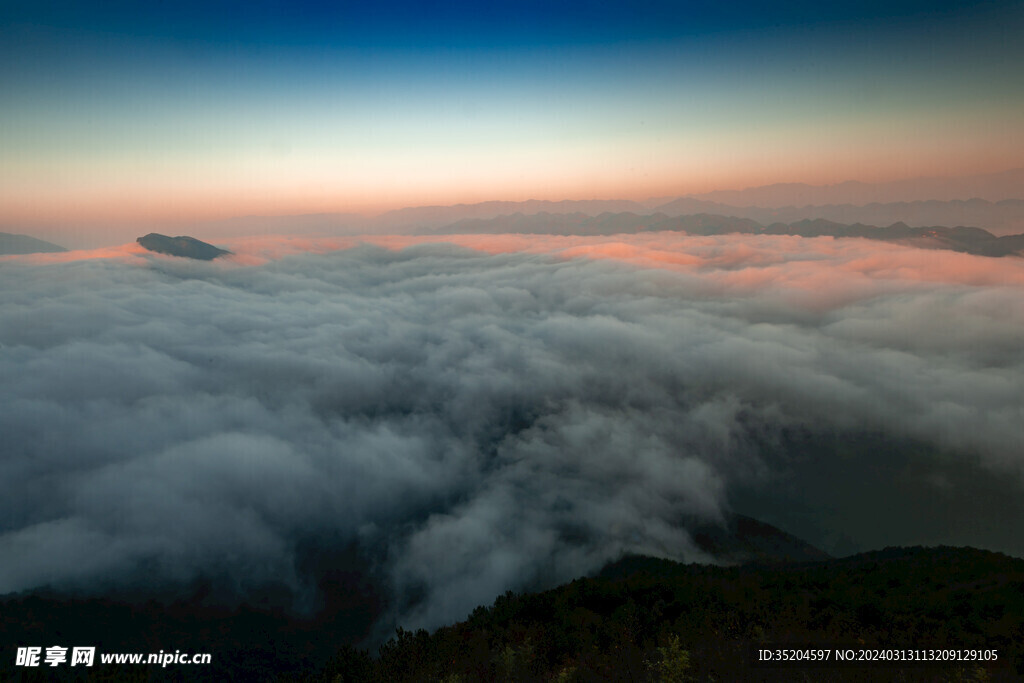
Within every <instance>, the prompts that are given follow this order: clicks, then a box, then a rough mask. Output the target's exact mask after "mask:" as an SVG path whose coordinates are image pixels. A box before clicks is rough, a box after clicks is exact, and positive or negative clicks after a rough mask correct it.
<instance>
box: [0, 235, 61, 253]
mask: <svg viewBox="0 0 1024 683" xmlns="http://www.w3.org/2000/svg"><path fill="white" fill-rule="evenodd" d="M62 251H67V249H65V248H64V247H62V246H59V245H57V244H54V243H52V242H45V241H43V240H40V239H36V238H35V237H29V236H28V235H15V234H12V233H9V232H0V256H13V255H21V254H54V253H58V252H62Z"/></svg>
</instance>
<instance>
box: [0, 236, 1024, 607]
mask: <svg viewBox="0 0 1024 683" xmlns="http://www.w3.org/2000/svg"><path fill="white" fill-rule="evenodd" d="M375 241H376V242H377V243H376V244H367V243H358V242H357V241H356V240H354V239H353V240H347V241H333V242H330V243H327V242H310V241H302V240H295V239H292V240H284V241H277V240H269V239H265V240H263V241H262V242H238V243H236V244H232V245H228V246H229V248H231V249H232V250H233V251H235V252H236V256H235V257H232V259H231V260H229V261H226V262H224V263H220V262H214V263H199V262H189V261H183V260H180V259H173V258H168V257H160V256H156V255H147V254H143V253H140V252H138V251H134V250H132V249H131V248H126V249H124V250H122V251H118V250H110V251H108V252H104V253H102V254H91V256H104V257H112V258H89V259H81V258H80V257H79V260H75V257H74V255H72V256H68V255H66V254H65V255H60V257H61V258H59V259H56V258H53V257H49V258H36V259H31V258H27V257H24V258H20V259H8V260H6V261H5V262H3V263H0V289H2V291H3V292H4V297H3V299H2V302H0V343H2V345H3V346H2V349H0V396H2V397H3V400H4V409H3V410H2V411H0V557H2V558H4V559H3V560H2V561H0V592H9V591H18V590H25V589H31V588H35V587H39V586H42V585H54V586H58V587H77V588H82V587H85V588H89V589H91V590H97V589H102V588H103V587H108V586H117V585H118V583H119V582H123V581H126V580H128V579H129V578H130V577H138V576H140V575H143V574H144V575H146V576H148V577H150V579H151V580H153V581H156V582H161V581H163V582H170V583H173V582H186V581H189V580H190V579H192V578H194V577H196V576H200V575H212V574H217V575H227V576H231V577H233V579H234V580H235V581H236V582H237V585H238V588H239V590H242V591H245V590H248V589H249V588H253V587H257V586H259V585H262V584H266V583H269V582H283V583H285V584H288V585H290V586H292V587H294V588H296V589H299V588H301V587H302V586H303V584H304V581H306V577H304V576H303V575H302V569H301V568H300V567H301V564H300V563H298V562H297V553H298V548H299V547H300V546H301V545H302V544H303V543H307V542H327V541H326V539H335V540H340V542H344V543H354V544H356V545H357V546H358V547H359V548H362V549H363V550H364V551H365V553H366V554H367V555H368V556H371V557H373V558H374V561H375V562H377V563H378V565H379V571H380V573H381V575H382V576H384V577H385V578H386V581H387V584H388V586H389V589H390V591H391V592H392V594H393V604H394V611H395V613H394V614H393V615H392V617H393V618H395V619H399V620H401V622H402V623H403V624H405V625H407V626H420V625H422V626H436V625H438V624H440V623H444V622H445V621H450V620H453V619H457V618H461V617H462V616H464V615H465V614H466V613H467V612H468V611H469V610H471V609H472V608H473V607H474V606H476V605H477V604H480V603H486V602H489V601H491V600H493V598H494V596H495V595H497V594H499V593H501V592H503V591H505V590H508V589H521V588H524V587H528V586H533V585H539V584H543V583H550V582H553V581H559V580H567V579H569V578H572V577H574V576H577V575H579V574H581V573H584V572H587V571H592V570H594V569H596V568H598V567H600V566H601V565H602V564H603V563H604V562H606V561H608V560H610V559H613V558H615V557H617V556H618V555H619V554H621V553H623V552H644V553H650V554H656V555H662V556H668V557H675V558H682V559H685V560H692V561H707V560H713V558H709V557H707V556H706V555H704V554H703V553H702V552H701V551H700V550H699V549H698V548H697V547H696V546H695V545H694V544H693V543H692V541H691V539H690V537H689V535H688V533H687V531H686V526H687V524H689V523H691V522H693V521H695V520H704V521H708V520H710V521H714V520H719V519H721V518H722V516H723V515H724V514H726V513H727V512H728V510H729V509H731V508H732V507H734V504H735V501H736V495H738V494H735V493H734V492H738V491H761V492H762V500H763V499H765V495H766V494H764V491H765V490H767V489H768V488H769V487H771V486H775V485H777V483H778V477H777V475H778V474H779V473H780V472H784V471H790V470H792V469H793V467H794V466H795V465H794V458H796V456H795V455H794V454H793V453H794V451H793V450H792V446H793V444H795V443H804V444H806V443H808V442H813V443H814V444H815V446H814V447H813V448H811V449H807V448H805V449H804V450H803V451H800V452H801V453H802V454H803V455H801V456H800V457H802V458H804V459H805V461H806V460H807V459H808V458H810V459H814V460H815V461H819V460H820V461H828V463H830V466H831V465H833V464H835V463H846V466H848V467H849V468H851V469H855V468H858V467H859V468H860V471H861V472H862V473H863V472H865V471H867V470H865V468H869V466H870V467H873V466H876V465H877V464H878V462H880V461H879V460H878V458H879V457H880V456H878V454H877V453H876V452H875V451H877V448H875V447H874V446H870V447H869V446H864V447H858V446H857V445H856V444H857V443H859V442H858V441H857V440H856V439H854V438H852V437H853V436H854V435H864V434H867V435H871V438H872V439H874V440H875V441H873V442H872V443H877V442H878V440H879V439H881V440H882V441H883V442H885V443H890V444H904V443H905V444H914V448H915V449H916V450H915V453H918V454H923V455H921V456H920V457H918V460H917V461H915V462H917V464H916V465H914V466H915V467H917V468H918V469H919V470H920V472H921V474H922V476H920V477H917V476H915V477H914V479H915V482H914V483H913V486H917V487H919V488H918V489H916V490H923V491H929V490H931V489H932V488H934V490H935V491H936V494H935V495H936V496H937V498H936V500H937V501H938V500H940V499H941V495H944V494H942V491H946V490H948V489H950V488H953V489H955V488H956V487H957V486H958V484H959V482H958V480H957V479H956V478H955V477H954V476H953V474H951V473H955V472H959V471H960V470H959V469H958V468H963V467H970V468H974V469H975V470H977V471H978V472H980V473H981V474H979V475H978V476H979V477H980V478H981V479H980V480H985V481H988V479H986V477H990V478H991V479H992V480H993V481H995V480H998V481H1001V482H1003V484H1002V485H1004V486H1010V487H1011V488H1012V492H1013V494H1016V493H1018V492H1019V489H1020V487H1021V483H1022V481H1024V480H1022V471H1024V470H1022V464H1024V462H1022V455H1021V454H1022V453H1024V439H1022V432H1024V430H1022V428H1021V424H1022V423H1024V352H1022V351H1021V349H1024V298H1022V296H1021V294H1022V289H1024V261H1021V260H1019V259H1002V260H999V261H995V260H992V259H984V258H980V257H972V256H966V255H962V254H954V253H940V252H934V251H919V250H915V249H910V248H905V247H897V246H892V245H880V244H877V243H871V242H867V241H863V240H833V239H828V238H824V239H801V238H794V237H752V236H747V235H744V236H731V237H715V238H694V237H687V236H685V235H671V234H660V235H637V236H628V237H623V238H621V239H620V238H618V237H617V238H611V239H609V238H604V239H599V238H556V237H552V238H543V237H542V238H532V237H531V238H526V237H519V236H486V237H483V236H481V237H474V236H462V237H458V238H452V239H451V240H450V241H448V242H443V243H442V242H438V238H434V239H433V240H429V239H426V238H411V237H403V238H376V240H375ZM331 248H338V249H339V250H337V251H327V250H328V249H331ZM315 252H322V253H315ZM822 443H825V444H828V443H833V444H839V445H836V446H835V447H834V448H831V450H830V449H829V448H823V447H822V446H821V444H822ZM872 449H874V450H872ZM887 457H888V456H887ZM915 457H917V456H915ZM796 459H799V458H796ZM922 462H923V463H924V464H923V465H922V464H921V463H922ZM805 464H806V462H805ZM808 466H810V467H813V466H817V465H816V464H815V463H811V464H810V465H808ZM908 467H909V466H908ZM915 472H917V470H915ZM864 476H868V475H864ZM1007 482H1008V483H1007ZM891 484H892V482H891V481H890V482H889V485H890V486H891ZM836 486H837V487H841V486H842V483H841V482H837V483H836ZM908 486H910V484H908ZM818 494H820V491H819V492H818ZM861 498H862V501H863V505H864V506H865V508H867V507H869V506H870V505H872V495H871V493H870V492H864V493H863V495H862V496H861ZM808 500H816V498H815V497H814V496H810V495H809V497H808ZM1011 500H1017V501H1019V497H1018V496H1016V495H1015V496H1014V497H1013V498H1011ZM1013 505H1016V507H1015V508H1012V509H1008V510H1005V511H1003V513H1001V514H1002V517H1001V518H996V519H994V520H992V521H991V524H995V525H999V524H1009V522H1008V521H1007V520H1012V519H1014V518H1015V517H1014V516H1015V515H1016V516H1017V517H1020V516H1021V514H1022V513H1021V509H1022V508H1021V503H1019V502H1016V503H1013ZM769 516H770V515H769ZM1000 519H1001V520H1002V521H1000ZM922 524H924V523H923V522H922ZM901 528H902V527H901ZM921 528H922V529H924V528H925V526H922V527H921ZM940 531H941V529H940ZM990 531H991V530H990ZM1004 532H1005V533H1004ZM913 533H914V530H913V528H910V530H909V531H908V532H907V536H908V537H907V538H905V539H903V540H902V541H901V542H904V543H913V542H926V541H931V540H932V537H933V536H934V534H935V533H936V532H935V530H934V528H933V527H928V532H927V533H924V532H922V537H921V538H914V537H912V536H913ZM950 533H951V534H952V532H950ZM992 533H993V534H994V535H991V538H993V539H995V540H990V541H988V542H989V543H990V544H995V545H999V544H1000V543H1002V544H1003V545H1004V547H1003V548H1001V549H1005V550H1010V551H1015V552H1018V553H1021V552H1024V546H1020V545H1019V544H1018V547H1011V545H1012V541H1011V540H1007V539H1012V537H1013V532H1012V528H1010V527H1007V528H1006V529H1003V530H1000V529H996V530H995V531H994V532H992ZM940 536H941V534H940ZM986 538H988V537H986ZM1000 539H1002V540H1000ZM811 540H820V539H811ZM939 541H945V542H962V539H961V538H960V537H958V536H955V535H950V536H949V537H948V538H945V539H943V538H940V539H939ZM861 542H862V543H863V542H866V541H864V540H863V539H862V541H861ZM979 544H980V543H979ZM97 587H98V588H97Z"/></svg>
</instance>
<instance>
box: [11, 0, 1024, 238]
mask: <svg viewBox="0 0 1024 683" xmlns="http://www.w3.org/2000/svg"><path fill="white" fill-rule="evenodd" d="M1022 32H1024V5H1022V4H1021V3H1019V2H1014V3H993V2H937V3H936V2H927V3H926V2H918V1H912V2H904V1H902V0H898V1H895V2H845V1H843V2H837V3H818V2H809V1H807V2H783V3H772V4H765V3H753V2H740V3H711V2H690V3H682V2H660V1H648V2H640V3H637V2H631V3H628V4H627V3H620V2H600V3H596V2H559V1H546V2H532V1H529V2H515V3H508V2H494V3H470V2H452V1H438V2H422V3H421V2H397V1H392V2H382V3H363V2H358V3H355V2H333V3H328V2H304V3H295V2H274V1H267V2H245V3H241V2H195V1H191V0H184V1H182V2H176V3H163V2H161V3H137V2H126V1H118V2H106V3H79V2H60V1H56V2H49V1H46V0H43V1H41V2H32V3H22V2H9V1H7V0H4V2H2V3H0V91H2V92H3V105H2V107H0V224H2V225H3V226H4V229H5V230H8V231H13V232H29V233H31V229H32V228H33V226H46V225H48V226H53V225H61V224H71V223H79V224H81V223H86V224H96V225H101V224H104V223H112V222H119V223H125V222H129V223H152V222H156V221H168V220H171V221H177V220H180V221H189V220H204V219H217V218H224V217H228V216H236V215H265V214H271V215H272V214H299V213H317V212H346V211H355V212H362V213H374V212H380V211H384V210H388V209H394V208H398V207H402V206H410V205H424V204H453V203H458V202H475V201H484V200H492V199H501V200H525V199H531V198H534V199H589V198H633V199H643V198H648V197H657V196H678V195H681V194H685V193H688V192H706V191H710V190H716V189H730V188H742V187H747V186H752V185H760V184H766V183H773V182H809V183H814V184H822V183H834V182H841V181H844V180H851V179H854V180H861V181H867V182H870V181H883V180H891V179H899V178H910V177H919V176H947V175H966V174H971V173H985V172H994V171H1001V170H1004V169H1007V168H1013V167H1018V166H1020V165H1021V160H1022V159H1024V137H1022V136H1021V130H1022V129H1024V114H1022V112H1024V85H1022V83H1021V80H1020V74H1019V67H1020V64H1021V63H1024V46H1022V43H1021V41H1020V40H1019V36H1020V35H1021V34H1022ZM13 228H20V229H13Z"/></svg>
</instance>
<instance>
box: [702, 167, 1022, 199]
mask: <svg viewBox="0 0 1024 683" xmlns="http://www.w3.org/2000/svg"><path fill="white" fill-rule="evenodd" d="M687 197H689V198H692V199H702V200H707V201H712V202H719V203H722V204H731V205H734V206H759V207H765V208H781V207H784V206H812V205H821V204H856V205H865V204H872V203H889V202H910V201H927V200H942V201H949V200H954V199H960V200H966V199H985V200H988V201H990V202H999V201H1003V200H1006V199H1024V168H1015V169H1011V170H1008V171H1001V172H999V173H986V174H982V175H974V176H961V177H948V178H910V179H907V180H895V181H891V182H883V183H863V182H859V181H855V180H849V181H846V182H843V183H838V184H835V185H808V184H806V183H776V184H774V185H762V186H760V187H750V188H747V189H744V190H715V191H713V192H704V193H700V194H691V195H687Z"/></svg>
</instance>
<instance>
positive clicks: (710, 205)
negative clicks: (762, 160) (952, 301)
mask: <svg viewBox="0 0 1024 683" xmlns="http://www.w3.org/2000/svg"><path fill="white" fill-rule="evenodd" d="M652 212H657V213H664V214H667V215H669V216H685V215H689V214H696V213H710V214H718V215H722V216H731V217H736V218H749V219H751V220H753V221H757V222H758V223H761V224H763V225H769V224H771V223H794V222H796V221H801V220H807V219H816V218H823V219H825V220H830V221H836V222H837V223H864V224H867V225H891V224H893V223H906V224H907V225H910V226H915V227H927V226H932V225H972V226H977V227H979V228H984V229H985V230H988V231H990V232H992V233H993V234H995V235H1008V234H1014V233H1022V232H1024V199H1004V200H1003V201H1000V202H990V201H987V200H984V199H966V200H962V199H955V200H951V201H939V200H934V199H933V200H927V201H914V202H891V203H887V204H881V203H873V204H866V205H863V206H858V205H855V204H821V205H815V206H799V207H798V206H783V207H778V208H769V207H761V206H732V205H730V204H723V203H721V202H713V201H708V200H704V199H696V198H693V197H680V198H679V199H674V200H672V201H670V202H667V203H664V204H660V205H658V206H656V207H654V208H653V209H652Z"/></svg>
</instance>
